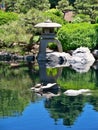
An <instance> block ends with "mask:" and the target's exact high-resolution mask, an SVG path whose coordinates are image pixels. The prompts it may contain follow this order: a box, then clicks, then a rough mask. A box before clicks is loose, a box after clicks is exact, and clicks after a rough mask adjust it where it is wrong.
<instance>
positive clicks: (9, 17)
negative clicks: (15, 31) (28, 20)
mask: <svg viewBox="0 0 98 130" xmlns="http://www.w3.org/2000/svg"><path fill="white" fill-rule="evenodd" d="M17 19H18V14H16V13H13V12H4V11H0V25H3V24H6V23H8V22H11V21H15V20H17Z"/></svg>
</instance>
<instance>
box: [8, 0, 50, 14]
mask: <svg viewBox="0 0 98 130" xmlns="http://www.w3.org/2000/svg"><path fill="white" fill-rule="evenodd" d="M43 3H44V4H43ZM6 4H7V7H6V10H7V11H15V12H22V13H27V12H28V11H29V10H30V9H32V8H33V7H34V8H35V9H38V10H41V11H42V10H44V11H45V10H47V9H49V7H50V3H49V1H48V0H29V1H27V0H14V1H13V0H6Z"/></svg>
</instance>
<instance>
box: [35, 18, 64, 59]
mask: <svg viewBox="0 0 98 130" xmlns="http://www.w3.org/2000/svg"><path fill="white" fill-rule="evenodd" d="M35 27H38V28H42V34H41V39H40V47H39V54H38V60H41V61H42V60H46V48H47V45H48V43H49V42H53V43H56V44H57V47H58V51H59V52H62V46H61V43H60V42H59V41H58V40H57V39H55V33H54V28H59V27H61V25H60V24H58V23H53V22H51V21H50V20H47V21H46V22H44V23H38V24H37V25H35Z"/></svg>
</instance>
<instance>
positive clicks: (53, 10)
mask: <svg viewBox="0 0 98 130" xmlns="http://www.w3.org/2000/svg"><path fill="white" fill-rule="evenodd" d="M46 12H48V13H52V14H55V15H56V16H60V17H63V15H64V14H63V13H62V11H60V10H59V9H49V10H48V11H46Z"/></svg>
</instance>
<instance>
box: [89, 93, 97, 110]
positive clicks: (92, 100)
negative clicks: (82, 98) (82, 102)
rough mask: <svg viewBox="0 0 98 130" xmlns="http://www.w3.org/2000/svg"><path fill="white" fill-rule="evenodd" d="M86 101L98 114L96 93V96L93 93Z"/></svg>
mask: <svg viewBox="0 0 98 130" xmlns="http://www.w3.org/2000/svg"><path fill="white" fill-rule="evenodd" d="M88 101H89V102H90V104H92V105H93V106H94V110H96V111H97V112H98V92H97V93H96V94H95V93H94V95H91V96H90V97H89V99H88Z"/></svg>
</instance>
